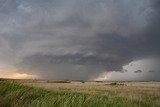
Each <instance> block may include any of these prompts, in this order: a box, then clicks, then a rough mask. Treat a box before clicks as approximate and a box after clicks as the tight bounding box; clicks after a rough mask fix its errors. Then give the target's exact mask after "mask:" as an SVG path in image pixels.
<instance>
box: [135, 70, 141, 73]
mask: <svg viewBox="0 0 160 107" xmlns="http://www.w3.org/2000/svg"><path fill="white" fill-rule="evenodd" d="M134 73H142V70H137V71H134Z"/></svg>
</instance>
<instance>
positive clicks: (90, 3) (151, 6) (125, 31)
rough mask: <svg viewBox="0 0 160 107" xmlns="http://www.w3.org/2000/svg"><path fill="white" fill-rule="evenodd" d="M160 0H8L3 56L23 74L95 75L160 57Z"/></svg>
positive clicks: (1, 5) (0, 40)
mask: <svg viewBox="0 0 160 107" xmlns="http://www.w3.org/2000/svg"><path fill="white" fill-rule="evenodd" d="M159 7H160V2H159V0H141V1H139V0H134V1H133V0H121V1H118V0H117V1H115V0H108V1H106V0H98V1H97V0H85V1H79V0H67V1H66V0H45V1H44V0H27V1H26V0H2V1H0V27H1V29H0V59H1V61H3V62H5V63H8V64H11V65H14V66H15V67H16V68H17V69H18V72H20V73H26V72H27V73H30V74H36V75H39V76H41V77H42V78H47V79H48V78H49V79H90V78H94V77H96V76H98V75H100V74H101V73H103V72H106V71H107V72H109V71H121V72H122V71H123V66H124V65H126V64H128V63H130V62H131V61H134V60H137V59H142V58H147V57H159V54H160V51H159V50H160V42H159V40H160V37H159V35H160V32H159V28H160V20H159V18H160V8H159Z"/></svg>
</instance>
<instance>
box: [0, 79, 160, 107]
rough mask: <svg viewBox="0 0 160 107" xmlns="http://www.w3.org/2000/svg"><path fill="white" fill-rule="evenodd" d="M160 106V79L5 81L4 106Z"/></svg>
mask: <svg viewBox="0 0 160 107" xmlns="http://www.w3.org/2000/svg"><path fill="white" fill-rule="evenodd" d="M22 106H24V107H160V82H98V81H97V82H93V81H90V82H85V81H45V80H14V81H13V80H1V81H0V107H22Z"/></svg>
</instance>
